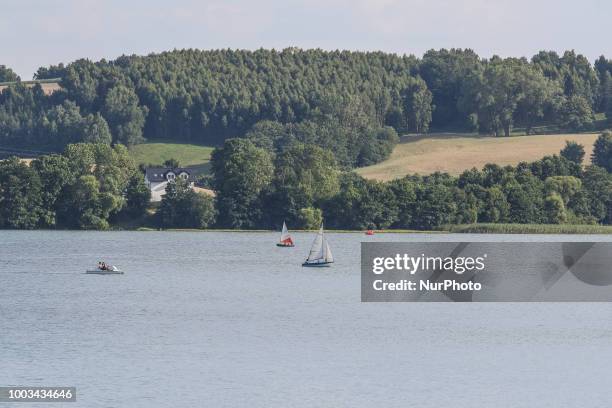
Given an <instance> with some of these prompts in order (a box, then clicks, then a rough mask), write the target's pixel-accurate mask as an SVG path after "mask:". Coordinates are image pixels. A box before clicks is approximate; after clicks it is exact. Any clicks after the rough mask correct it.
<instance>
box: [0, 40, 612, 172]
mask: <svg viewBox="0 0 612 408" xmlns="http://www.w3.org/2000/svg"><path fill="white" fill-rule="evenodd" d="M611 75H612V60H608V59H606V58H605V57H603V56H602V57H600V58H599V59H598V60H597V61H595V63H594V64H593V65H592V64H591V63H590V62H589V61H588V60H587V59H586V58H585V57H584V56H582V55H579V54H576V53H575V52H574V51H567V52H565V53H564V54H563V55H558V54H557V53H555V52H548V51H542V52H540V53H538V54H537V55H535V56H533V57H532V58H531V59H530V60H527V59H525V58H505V59H502V58H499V57H492V58H490V59H485V58H481V57H479V56H478V55H477V54H476V53H474V52H473V51H471V50H469V49H465V50H463V49H452V50H444V49H442V50H431V51H429V52H427V53H426V54H425V55H423V57H422V58H416V57H414V56H398V55H395V54H386V53H382V52H349V51H323V50H318V49H315V50H302V49H297V48H287V49H284V50H282V51H275V50H264V49H260V50H257V51H244V50H213V51H200V50H176V51H171V52H164V53H160V54H151V55H148V56H122V57H119V58H117V59H116V60H113V61H106V60H102V61H98V62H91V61H88V60H77V61H75V62H72V63H70V64H68V65H63V64H59V65H57V66H50V67H43V68H40V69H39V70H38V71H37V72H36V74H35V78H36V79H50V78H59V80H60V83H61V86H62V90H61V91H56V92H54V93H53V94H52V95H45V94H44V93H43V92H42V90H41V88H40V87H39V86H34V87H27V86H24V85H23V84H20V83H19V82H17V83H15V84H12V85H10V86H8V87H7V88H5V89H4V90H3V91H2V93H1V94H0V145H2V146H16V147H23V148H25V147H30V148H34V147H36V148H38V149H43V150H53V151H61V150H62V149H63V148H64V147H65V146H66V145H68V144H71V143H78V142H95V143H106V144H113V143H121V144H124V145H128V146H129V145H132V144H137V143H140V142H142V141H143V140H144V139H145V138H146V139H165V140H181V141H192V142H197V143H202V144H209V145H217V146H219V145H221V144H222V143H223V142H224V141H225V140H227V139H229V138H235V137H245V136H246V137H249V138H251V139H252V140H253V141H254V143H255V144H256V145H259V146H266V147H269V148H274V149H276V150H277V151H281V150H282V149H283V148H284V146H289V145H291V143H292V142H293V141H296V142H299V143H304V144H313V145H317V146H320V147H323V148H326V149H329V150H331V151H332V152H333V154H334V157H335V159H336V160H337V162H338V164H339V165H340V166H342V167H343V168H350V167H355V166H362V165H367V164H371V163H375V162H378V161H380V160H382V159H384V158H386V157H387V156H388V154H389V152H390V151H391V149H392V148H393V145H394V144H395V143H397V140H398V138H397V133H400V132H418V133H423V132H427V131H428V130H429V129H437V130H467V131H479V132H481V133H486V134H494V135H500V136H502V135H506V136H507V135H509V134H510V133H511V132H512V129H513V128H515V127H520V128H522V129H524V130H525V132H526V133H533V132H537V131H538V128H537V127H538V126H540V125H547V126H555V127H556V128H557V129H560V130H566V129H567V130H592V129H594V128H595V127H596V126H595V113H599V112H607V113H608V115H607V117H608V118H612V112H611V111H612V79H611ZM18 79H19V78H18V77H17V76H16V75H15V73H14V72H12V71H11V70H10V68H7V67H4V66H0V83H1V82H10V81H17V80H18ZM262 135H263V137H260V136H262ZM259 139H262V140H259Z"/></svg>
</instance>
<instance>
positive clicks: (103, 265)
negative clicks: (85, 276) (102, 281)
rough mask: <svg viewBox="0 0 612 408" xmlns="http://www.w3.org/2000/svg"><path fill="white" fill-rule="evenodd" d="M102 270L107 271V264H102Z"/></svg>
mask: <svg viewBox="0 0 612 408" xmlns="http://www.w3.org/2000/svg"><path fill="white" fill-rule="evenodd" d="M100 269H102V270H103V271H105V270H106V269H107V267H106V263H104V262H102V265H101V267H100Z"/></svg>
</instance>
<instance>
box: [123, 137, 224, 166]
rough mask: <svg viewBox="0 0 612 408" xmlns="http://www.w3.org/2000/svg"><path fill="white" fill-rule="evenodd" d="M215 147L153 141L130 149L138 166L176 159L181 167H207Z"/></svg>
mask: <svg viewBox="0 0 612 408" xmlns="http://www.w3.org/2000/svg"><path fill="white" fill-rule="evenodd" d="M213 149H214V148H213V147H209V146H202V145H198V144H190V143H176V142H171V141H160V140H153V141H150V142H146V143H142V144H138V145H135V146H132V147H130V154H131V156H132V158H133V159H134V160H135V161H136V164H146V165H150V164H159V165H161V164H162V163H163V162H164V161H166V160H168V159H176V160H178V161H179V163H180V164H181V166H202V165H207V164H208V162H209V160H210V154H211V153H212V151H213Z"/></svg>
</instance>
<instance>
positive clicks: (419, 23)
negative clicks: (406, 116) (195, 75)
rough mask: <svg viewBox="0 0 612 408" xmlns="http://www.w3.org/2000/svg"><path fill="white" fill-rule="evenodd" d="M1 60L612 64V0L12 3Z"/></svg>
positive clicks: (23, 66)
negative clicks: (445, 57) (545, 56)
mask: <svg viewBox="0 0 612 408" xmlns="http://www.w3.org/2000/svg"><path fill="white" fill-rule="evenodd" d="M0 7H1V12H0V38H1V39H2V46H1V48H0V64H4V65H7V66H10V67H12V68H13V69H15V70H16V71H17V73H18V74H19V75H21V77H22V78H23V79H30V78H31V77H32V74H33V73H34V71H35V70H36V69H37V68H38V67H39V66H42V65H49V64H56V63H59V62H69V61H73V60H74V59H77V58H81V57H87V58H90V59H93V60H98V59H100V58H107V59H109V58H116V57H117V56H119V55H121V54H133V53H135V54H147V53H150V52H158V51H163V50H169V49H173V48H201V49H210V48H227V47H230V48H245V49H256V48H260V47H264V48H277V49H281V48H285V47H288V46H298V47H302V48H313V47H319V48H323V49H350V50H383V51H388V52H395V53H399V54H415V55H418V56H420V55H422V53H423V52H424V51H426V50H428V49H430V48H442V47H445V48H450V47H462V48H465V47H468V48H473V49H474V50H476V51H477V52H478V53H479V54H481V55H482V56H491V55H492V54H498V55H502V56H528V57H530V56H531V55H533V54H534V53H535V52H536V51H538V50H540V49H551V50H556V51H562V50H565V49H575V50H576V51H577V52H580V53H582V54H584V55H586V56H587V57H588V58H589V59H590V60H591V61H593V60H594V59H595V58H597V57H598V56H599V55H601V54H605V55H607V56H608V57H609V58H612V41H610V38H612V32H611V29H610V27H611V25H610V21H612V2H610V1H609V0H581V1H564V0H559V1H553V0H549V1H542V0H511V1H502V0H455V1H452V0H429V1H427V0H403V1H402V0H311V1H305V0H284V1H282V0H262V1H250V0H225V1H221V0H201V1H197V0H167V1H159V0H147V1H144V0H134V1H130V0H122V1H118V0H108V1H103V0H55V1H44V0H39V1H34V0H12V1H11V0H9V1H6V0H4V1H1V2H0Z"/></svg>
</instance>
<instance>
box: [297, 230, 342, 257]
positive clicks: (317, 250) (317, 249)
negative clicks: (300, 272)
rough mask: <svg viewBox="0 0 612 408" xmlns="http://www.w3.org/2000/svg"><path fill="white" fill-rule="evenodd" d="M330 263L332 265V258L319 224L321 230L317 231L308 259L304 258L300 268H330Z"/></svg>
mask: <svg viewBox="0 0 612 408" xmlns="http://www.w3.org/2000/svg"><path fill="white" fill-rule="evenodd" d="M332 263H334V256H333V255H332V252H331V249H330V248H329V243H328V242H327V238H325V235H324V234H323V224H321V229H319V232H318V233H317V236H316V237H315V239H314V241H313V242H312V247H311V248H310V253H309V254H308V258H306V261H304V263H303V264H302V266H318V267H324V266H330V265H331V264H332Z"/></svg>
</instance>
